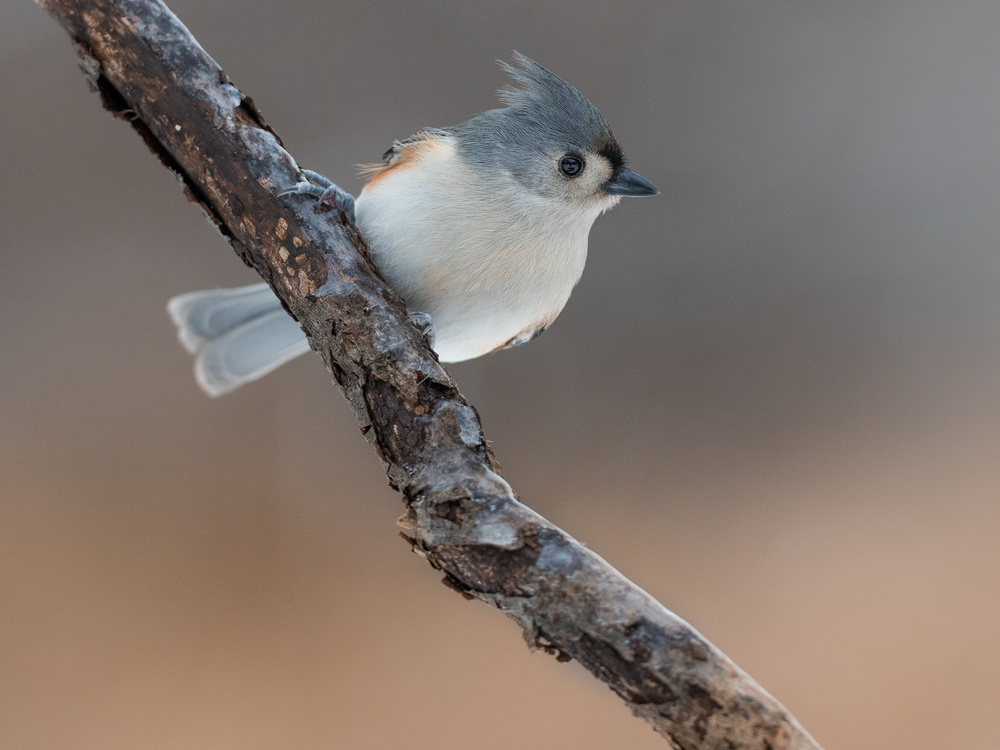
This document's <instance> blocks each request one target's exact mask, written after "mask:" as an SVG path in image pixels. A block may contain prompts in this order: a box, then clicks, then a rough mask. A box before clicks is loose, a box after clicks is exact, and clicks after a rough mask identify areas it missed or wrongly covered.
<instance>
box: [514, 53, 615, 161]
mask: <svg viewBox="0 0 1000 750" xmlns="http://www.w3.org/2000/svg"><path fill="white" fill-rule="evenodd" d="M513 58H514V64H513V65H511V64H509V63H506V62H503V61H499V62H500V65H501V67H503V69H504V70H505V71H507V73H508V74H510V77H511V78H513V79H514V82H515V83H517V84H520V86H521V87H520V88H515V87H513V86H505V87H504V88H502V89H500V91H499V92H498V94H499V96H500V101H501V102H503V103H504V104H505V105H507V108H508V113H509V114H511V115H516V116H520V117H524V118H526V119H528V120H530V121H531V122H532V124H533V125H534V126H536V127H538V128H540V129H541V131H542V132H544V133H546V134H547V135H549V136H552V137H555V138H559V139H561V140H567V141H569V142H570V143H574V144H575V145H578V146H579V147H581V148H591V147H594V146H595V145H603V143H604V142H607V141H613V140H614V135H613V134H612V132H611V127H610V126H609V125H608V123H607V121H606V120H605V119H604V117H603V116H602V115H601V113H600V112H599V111H598V109H597V107H595V106H594V105H593V104H591V103H590V102H589V101H588V100H587V98H586V97H585V96H584V95H583V94H581V93H580V92H579V91H577V90H576V88H574V87H573V86H571V85H570V84H568V83H566V81H564V80H563V79H562V78H560V77H559V76H557V75H556V74H555V73H553V72H552V71H550V70H548V69H547V68H545V67H543V66H541V65H539V64H538V63H536V62H535V61H534V60H532V59H531V58H529V57H526V56H525V55H522V54H521V53H520V52H514V54H513Z"/></svg>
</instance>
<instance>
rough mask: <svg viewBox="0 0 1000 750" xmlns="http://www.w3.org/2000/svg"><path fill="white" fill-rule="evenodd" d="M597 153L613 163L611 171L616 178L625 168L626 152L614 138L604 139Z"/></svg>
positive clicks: (599, 144)
mask: <svg viewBox="0 0 1000 750" xmlns="http://www.w3.org/2000/svg"><path fill="white" fill-rule="evenodd" d="M595 151H596V152H597V153H598V154H600V155H601V156H603V157H604V158H605V159H607V160H608V161H609V162H610V163H611V170H612V172H613V173H614V175H615V176H617V175H618V173H619V172H621V171H622V170H623V169H624V168H625V152H624V151H622V147H621V146H619V145H618V141H616V140H615V139H614V138H613V137H612V138H605V139H602V140H601V141H600V142H599V143H598V144H597V148H596V149H595Z"/></svg>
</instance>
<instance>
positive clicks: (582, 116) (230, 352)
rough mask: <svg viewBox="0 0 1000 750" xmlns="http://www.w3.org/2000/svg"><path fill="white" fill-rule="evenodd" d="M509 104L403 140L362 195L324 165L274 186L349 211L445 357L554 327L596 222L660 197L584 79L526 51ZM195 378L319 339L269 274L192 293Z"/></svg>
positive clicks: (226, 384)
mask: <svg viewBox="0 0 1000 750" xmlns="http://www.w3.org/2000/svg"><path fill="white" fill-rule="evenodd" d="M501 64H502V65H503V67H504V68H505V69H506V70H507V72H508V73H510V75H511V76H512V77H513V79H514V81H515V82H516V83H518V84H520V87H519V88H513V87H507V88H504V89H502V90H501V91H500V92H499V93H500V99H501V101H502V103H503V104H504V105H506V106H504V107H503V108H502V109H494V110H491V111H489V112H484V113H482V114H480V115H477V116H476V117H473V118H472V119H470V120H467V121H466V122H464V123H462V124H461V125H455V126H454V127H449V128H434V129H427V130H422V131H420V132H419V133H417V134H416V135H413V136H411V137H410V138H407V139H406V140H404V141H397V142H396V143H394V144H393V146H392V148H390V149H389V150H388V151H386V152H385V154H384V155H383V157H382V163H381V164H377V165H373V166H370V167H363V169H364V170H365V171H367V172H368V173H369V174H370V178H369V180H368V183H367V184H366V185H365V188H364V190H362V191H361V195H359V196H358V199H357V202H355V200H354V198H352V197H351V196H350V195H349V194H347V193H346V192H344V191H343V190H341V189H340V188H338V187H337V186H336V185H334V184H333V183H331V182H330V181H329V180H326V179H325V178H323V177H322V176H320V175H318V174H316V173H315V172H309V171H304V172H303V174H304V175H305V177H306V178H307V180H304V181H302V182H299V183H298V184H297V185H294V186H292V187H290V188H287V189H285V190H283V191H282V192H281V193H279V195H285V194H298V195H310V196H314V197H316V198H318V199H319V200H320V201H322V202H324V203H328V204H331V205H335V206H337V207H338V208H340V209H342V210H344V211H346V212H347V213H348V215H349V216H350V218H351V220H352V221H353V222H354V223H356V224H357V226H358V228H359V229H360V230H361V232H362V234H363V235H364V237H365V239H366V240H367V241H368V245H369V247H370V249H371V255H372V260H373V261H374V262H375V264H376V265H377V266H378V269H379V271H381V273H382V275H383V276H384V277H385V279H386V280H387V281H388V282H389V284H390V285H391V286H392V288H393V289H394V290H395V291H396V292H397V293H399V294H400V295H402V297H403V298H404V299H405V300H406V304H407V308H408V309H409V310H410V311H411V318H413V319H415V321H416V322H418V323H421V324H422V325H423V326H424V327H425V329H426V331H427V333H428V338H429V339H430V340H431V341H432V346H433V348H434V350H435V351H436V352H437V354H438V356H439V357H440V359H441V361H443V362H458V361H461V360H464V359H471V358H473V357H478V356H481V355H483V354H486V353H488V352H492V351H495V350H497V349H504V348H507V347H510V346H519V345H521V344H525V343H527V342H528V341H531V340H532V339H533V338H535V337H536V336H538V335H539V334H540V333H541V332H542V331H544V330H545V329H546V328H547V327H548V326H549V325H550V324H551V323H552V321H553V320H555V318H556V316H557V315H558V314H559V312H560V311H561V310H562V308H563V306H564V305H565V304H566V301H567V300H568V299H569V295H570V292H571V291H572V290H573V287H574V286H576V283H577V281H579V279H580V275H581V274H582V273H583V266H584V262H585V261H586V259H587V235H588V234H589V233H590V227H591V225H592V224H593V223H594V220H595V219H596V218H597V217H598V215H600V214H601V213H603V212H604V211H607V210H608V209H609V208H611V207H613V206H615V205H616V204H617V203H618V201H619V200H621V197H622V196H646V195H656V194H657V193H658V192H659V191H658V190H657V189H656V187H654V186H653V184H652V183H651V182H649V181H648V180H646V179H645V178H643V177H640V176H639V175H637V174H636V173H635V172H633V171H631V170H630V169H626V168H625V162H624V156H623V154H622V150H621V147H620V146H619V145H618V141H617V140H615V137H614V135H613V134H612V132H611V128H610V127H609V126H608V123H607V122H606V121H605V120H604V118H603V117H602V116H601V113H600V112H598V111H597V108H596V107H595V106H594V105H593V104H591V103H590V102H589V101H587V99H585V98H584V97H583V95H582V94H580V92H579V91H577V90H576V89H575V88H573V87H572V86H570V85H569V84H568V83H566V82H565V81H564V80H562V79H561V78H559V77H558V76H557V75H555V74H554V73H552V72H550V71H549V70H547V69H546V68H543V67H542V66H541V65H539V64H538V63H536V62H534V61H533V60H530V59H529V58H527V57H525V56H524V55H521V54H519V53H517V52H515V53H514V65H507V64H505V63H501ZM167 309H168V310H169V312H170V315H171V317H172V318H173V321H174V323H175V324H176V325H177V328H178V336H179V338H180V340H181V343H182V344H184V346H185V348H186V349H187V350H188V351H189V352H191V353H192V354H197V360H196V362H195V376H196V378H197V380H198V384H199V385H200V386H201V387H202V389H203V390H204V391H206V392H207V393H208V394H209V395H212V396H218V395H220V394H223V393H226V392H227V391H230V390H232V389H234V388H236V387H238V386H240V385H242V384H244V383H247V382H249V381H251V380H256V379H257V378H259V377H261V376H263V375H265V374H267V373H268V372H270V371H271V370H273V369H274V368H276V367H278V366H279V365H282V364H284V363H285V362H287V361H289V360H290V359H293V358H294V357H297V356H299V355H300V354H303V353H305V352H306V351H308V350H309V344H308V342H307V341H306V337H305V334H303V332H302V329H301V328H300V327H299V325H298V323H297V322H296V321H295V320H294V319H293V318H291V317H289V316H288V314H287V313H285V311H284V310H283V309H282V307H281V303H280V302H279V301H278V299H277V297H275V295H274V294H273V292H272V291H271V290H270V288H269V287H268V286H267V284H253V285H251V286H246V287H241V288H238V289H217V290H210V291H202V292H191V293H189V294H182V295H180V296H178V297H174V298H173V299H171V300H170V303H169V304H168V306H167Z"/></svg>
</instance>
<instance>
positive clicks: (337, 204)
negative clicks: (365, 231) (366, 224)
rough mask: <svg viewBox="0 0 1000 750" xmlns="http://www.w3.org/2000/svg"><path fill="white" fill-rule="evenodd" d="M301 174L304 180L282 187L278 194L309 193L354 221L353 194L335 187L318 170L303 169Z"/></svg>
mask: <svg viewBox="0 0 1000 750" xmlns="http://www.w3.org/2000/svg"><path fill="white" fill-rule="evenodd" d="M302 174H303V176H304V177H305V178H306V179H305V180H303V181H301V182H296V183H295V184H294V185H292V186H291V187H286V188H284V189H283V190H281V191H280V192H279V193H278V195H279V196H281V195H311V196H312V197H313V198H315V199H316V200H317V201H318V202H319V203H321V204H323V205H325V206H333V207H334V208H336V209H337V210H338V211H343V212H344V213H346V214H347V218H348V219H350V220H351V223H352V224H353V223H354V222H355V219H354V196H353V195H351V194H350V193H348V192H347V191H346V190H343V189H341V188H339V187H337V186H336V185H335V184H333V183H332V182H331V181H330V180H328V179H327V178H326V177H324V176H323V175H321V174H319V172H313V171H312V170H311V169H303V170H302Z"/></svg>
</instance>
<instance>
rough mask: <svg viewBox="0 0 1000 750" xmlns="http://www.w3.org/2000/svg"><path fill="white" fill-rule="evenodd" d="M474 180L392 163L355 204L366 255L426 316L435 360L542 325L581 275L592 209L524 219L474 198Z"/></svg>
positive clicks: (495, 344)
mask: <svg viewBox="0 0 1000 750" xmlns="http://www.w3.org/2000/svg"><path fill="white" fill-rule="evenodd" d="M474 187H475V186H471V187H470V186H468V185H458V186H456V185H454V184H452V183H451V182H450V181H449V179H448V176H446V175H440V176H438V178H435V179H428V178H426V176H423V177H421V176H420V175H419V174H418V173H417V171H416V170H412V169H411V170H396V171H395V172H394V173H392V174H391V175H389V176H386V177H385V178H384V179H382V180H380V181H379V182H378V183H377V185H376V186H375V188H374V189H371V190H369V189H367V188H366V190H365V191H364V192H363V193H362V194H361V196H360V197H359V198H358V202H357V220H358V221H357V223H358V226H359V227H360V228H361V231H362V233H363V234H364V235H365V238H366V239H367V241H368V244H369V247H370V248H371V254H372V260H373V261H374V262H375V265H376V266H378V268H379V271H380V272H381V273H382V275H383V276H384V277H385V279H386V280H387V281H388V282H389V284H390V285H391V286H392V288H393V289H394V290H395V291H396V292H397V293H399V294H400V295H402V297H403V298H404V299H405V300H406V306H407V309H408V310H409V311H410V312H411V313H415V312H424V313H427V314H429V315H430V316H431V320H432V322H433V325H434V328H435V335H436V339H435V345H434V349H435V351H437V353H438V356H439V357H440V358H441V359H442V360H443V361H445V362H457V361H461V360H464V359H471V358H473V357H478V356H480V355H483V354H486V353H488V352H491V351H493V350H494V349H498V348H500V347H502V346H504V345H506V344H508V343H511V342H512V341H513V340H515V339H517V338H519V337H521V336H522V335H523V334H526V333H530V332H531V331H532V330H535V329H537V328H541V327H544V326H547V325H548V324H549V323H551V322H552V320H554V319H555V317H556V316H557V315H558V314H559V312H560V311H561V310H562V308H563V306H564V305H565V304H566V301H567V300H568V299H569V295H570V292H571V291H572V290H573V287H574V286H575V285H576V282H577V281H578V280H579V278H580V275H581V274H582V273H583V266H584V263H585V262H586V257H587V235H588V233H589V230H590V224H591V223H592V222H593V219H594V218H595V217H596V215H597V214H596V213H592V214H587V215H586V216H583V215H577V214H567V215H562V214H560V213H559V212H558V211H551V212H545V211H538V212H537V213H536V214H535V215H534V216H532V217H530V218H526V217H525V216H524V214H523V213H521V214H520V215H518V214H516V213H515V212H514V211H513V210H512V209H505V210H500V209H498V208H496V207H495V206H493V205H492V204H491V203H490V200H488V199H487V198H486V197H483V196H479V197H478V198H476V197H475V196H476V195H477V193H476V191H475V189H474ZM456 196H465V198H463V199H456ZM470 196H472V197H470ZM493 199H495V196H493Z"/></svg>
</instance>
